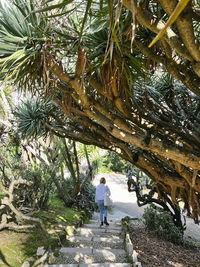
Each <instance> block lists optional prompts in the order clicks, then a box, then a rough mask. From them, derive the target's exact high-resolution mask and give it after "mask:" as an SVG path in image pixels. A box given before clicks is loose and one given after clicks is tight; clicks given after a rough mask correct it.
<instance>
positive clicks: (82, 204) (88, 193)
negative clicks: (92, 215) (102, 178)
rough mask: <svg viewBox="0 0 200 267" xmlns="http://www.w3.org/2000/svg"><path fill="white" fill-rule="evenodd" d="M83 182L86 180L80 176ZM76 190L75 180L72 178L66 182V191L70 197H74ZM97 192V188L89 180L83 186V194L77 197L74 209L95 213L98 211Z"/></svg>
mask: <svg viewBox="0 0 200 267" xmlns="http://www.w3.org/2000/svg"><path fill="white" fill-rule="evenodd" d="M80 178H81V181H82V180H83V179H84V175H83V174H81V175H80ZM73 188H74V184H73V179H72V178H71V177H70V178H69V179H67V181H66V189H67V191H68V193H69V194H70V195H72V192H73ZM95 190H96V188H95V187H94V186H93V185H92V184H91V181H90V180H88V181H87V182H86V183H85V185H84V186H83V188H82V190H81V192H80V193H79V194H78V196H77V197H76V202H75V203H74V204H73V207H77V208H78V209H81V210H86V211H94V210H96V209H97V204H96V203H95Z"/></svg>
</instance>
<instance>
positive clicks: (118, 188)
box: [93, 174, 200, 242]
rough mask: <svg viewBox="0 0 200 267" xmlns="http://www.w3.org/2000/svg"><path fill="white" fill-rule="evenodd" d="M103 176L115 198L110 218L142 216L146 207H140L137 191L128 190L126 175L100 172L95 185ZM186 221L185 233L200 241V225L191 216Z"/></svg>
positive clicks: (113, 198)
mask: <svg viewBox="0 0 200 267" xmlns="http://www.w3.org/2000/svg"><path fill="white" fill-rule="evenodd" d="M101 177H105V178H106V184H107V185H108V186H109V188H110V190H111V196H112V200H113V207H114V212H113V213H112V214H109V216H108V219H109V220H112V219H113V220H114V219H121V218H123V217H125V216H130V217H133V218H141V217H142V214H143V212H144V208H145V207H138V205H137V199H136V196H135V193H134V192H131V193H129V192H128V190H127V184H126V183H127V178H126V176H125V175H122V174H98V175H97V176H96V177H95V179H94V181H93V183H94V185H95V186H96V185H98V184H99V179H100V178H101ZM186 221H187V229H186V231H185V235H187V236H191V237H192V238H193V239H195V240H197V241H198V242H200V226H199V225H196V224H194V222H193V220H191V219H189V218H187V220H186Z"/></svg>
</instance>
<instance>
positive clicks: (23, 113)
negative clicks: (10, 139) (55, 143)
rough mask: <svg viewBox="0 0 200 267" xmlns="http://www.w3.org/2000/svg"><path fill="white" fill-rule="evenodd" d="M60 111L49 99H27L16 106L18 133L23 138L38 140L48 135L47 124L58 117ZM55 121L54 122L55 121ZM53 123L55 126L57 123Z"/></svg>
mask: <svg viewBox="0 0 200 267" xmlns="http://www.w3.org/2000/svg"><path fill="white" fill-rule="evenodd" d="M57 112H58V111H56V109H55V107H54V106H53V105H52V103H51V102H50V101H49V100H48V99H47V100H43V99H42V98H33V99H26V100H25V101H24V102H23V103H20V104H19V105H18V106H16V108H15V110H14V116H15V122H16V124H17V131H18V132H19V133H20V134H21V135H22V138H27V139H28V138H36V137H37V138H38V137H39V136H44V135H46V134H47V129H46V127H45V123H47V122H48V123H49V121H50V117H51V116H56V115H58V114H57ZM53 121H54V120H53ZM51 123H52V124H53V125H55V121H54V122H52V119H51Z"/></svg>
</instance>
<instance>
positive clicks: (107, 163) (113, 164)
mask: <svg viewBox="0 0 200 267" xmlns="http://www.w3.org/2000/svg"><path fill="white" fill-rule="evenodd" d="M103 166H104V167H106V168H108V169H109V170H111V171H113V172H126V169H127V162H126V161H125V160H123V159H122V158H121V157H120V156H119V155H118V154H117V153H115V152H110V151H108V152H107V153H106V154H105V156H104V160H103Z"/></svg>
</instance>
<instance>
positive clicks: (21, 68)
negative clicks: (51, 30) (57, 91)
mask: <svg viewBox="0 0 200 267" xmlns="http://www.w3.org/2000/svg"><path fill="white" fill-rule="evenodd" d="M34 7H35V3H34V1H31V0H26V1H24V0H7V1H6V2H4V3H3V4H2V3H1V2H0V80H2V81H12V83H13V84H15V85H17V86H18V87H23V88H25V89H26V88H29V89H31V88H33V87H34V86H35V85H36V84H40V83H41V81H42V74H43V60H42V47H43V45H44V43H45V42H46V41H47V37H46V34H47V31H48V22H47V20H45V19H44V17H42V16H41V14H37V13H35V12H34Z"/></svg>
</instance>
